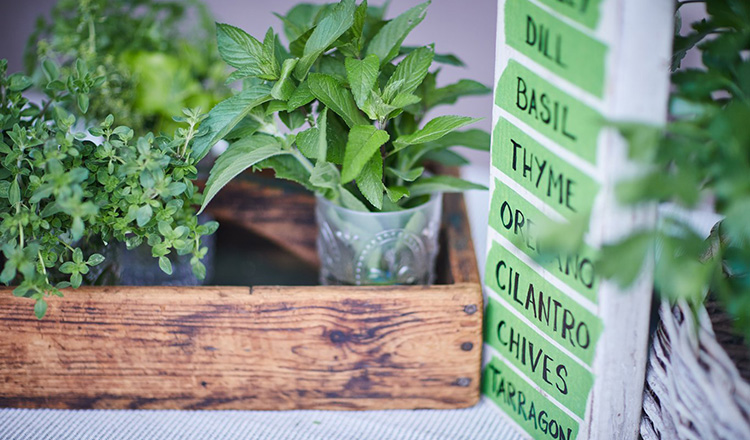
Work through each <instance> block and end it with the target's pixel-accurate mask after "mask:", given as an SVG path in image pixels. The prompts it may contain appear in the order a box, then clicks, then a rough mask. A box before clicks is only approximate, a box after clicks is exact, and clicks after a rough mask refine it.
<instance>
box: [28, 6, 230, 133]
mask: <svg viewBox="0 0 750 440" xmlns="http://www.w3.org/2000/svg"><path fill="white" fill-rule="evenodd" d="M25 58H26V60H25V62H26V69H27V71H28V72H29V73H30V74H31V73H33V74H34V75H33V76H34V78H35V79H36V80H39V81H41V84H40V85H41V86H43V85H44V84H45V83H44V81H45V78H44V76H43V75H42V72H41V70H40V66H41V61H42V60H45V59H51V60H54V61H56V62H57V63H58V64H59V65H60V66H61V69H62V71H63V72H72V71H73V70H74V69H75V64H76V62H77V61H78V60H81V61H83V62H84V63H85V64H86V65H87V66H90V67H91V68H95V70H96V73H97V75H98V76H99V77H101V78H102V79H101V84H99V85H98V86H97V87H96V88H94V89H92V90H89V93H88V94H86V95H81V96H82V97H81V100H80V101H78V103H77V105H71V106H69V108H68V110H69V111H71V112H74V113H76V114H78V115H79V116H82V115H84V114H85V115H86V117H88V118H92V119H93V120H103V119H104V118H106V117H107V115H109V114H113V115H116V116H117V120H118V121H119V123H122V124H124V125H127V126H128V127H130V128H132V129H133V130H134V132H135V133H136V135H138V136H141V135H145V134H146V133H148V132H154V133H160V132H165V133H168V134H172V133H174V131H175V129H176V128H177V126H178V124H177V123H175V121H173V120H172V116H173V115H176V114H180V111H181V110H182V109H183V108H203V109H210V108H211V107H212V106H213V105H214V104H216V103H217V102H219V101H220V100H221V99H223V98H225V97H226V96H228V94H229V89H228V88H227V87H226V86H224V81H225V79H226V69H225V68H224V67H223V66H222V65H221V60H220V59H219V55H218V52H217V50H216V42H215V39H214V36H213V19H212V17H211V15H210V13H209V12H208V10H207V8H206V6H205V5H204V4H203V3H202V2H200V1H197V0H189V1H180V2H175V1H156V0H60V1H58V2H57V4H56V5H55V6H54V8H53V9H52V12H51V20H50V21H49V22H47V21H46V19H45V18H44V17H40V18H39V20H38V24H37V29H36V31H35V32H34V33H33V34H32V35H31V37H30V38H29V43H28V45H27V48H26V57H25Z"/></svg>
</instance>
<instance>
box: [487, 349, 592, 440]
mask: <svg viewBox="0 0 750 440" xmlns="http://www.w3.org/2000/svg"><path fill="white" fill-rule="evenodd" d="M482 392H484V394H486V395H487V396H488V397H489V398H490V399H491V400H492V401H493V402H495V403H496V404H497V405H498V406H499V407H500V408H501V409H502V410H503V411H505V413H506V414H508V415H509V416H510V417H511V418H512V419H513V420H514V421H515V422H516V423H518V425H520V426H521V427H522V428H523V429H524V430H525V431H526V432H528V433H529V435H531V436H532V437H533V438H535V439H559V440H574V439H575V438H576V437H577V436H578V428H579V426H578V422H576V421H575V420H574V419H573V418H572V417H570V416H569V415H568V414H566V413H565V412H564V411H563V410H561V409H560V408H558V407H557V406H555V404H553V403H552V402H550V401H549V400H548V399H547V398H546V397H544V396H543V395H542V393H540V392H539V391H537V390H536V389H534V388H533V387H532V386H531V385H529V384H528V383H527V382H526V381H525V380H523V379H521V377H520V376H518V375H517V374H516V373H515V372H513V370H511V369H510V368H509V367H507V366H506V365H505V364H504V363H502V361H500V360H499V359H497V358H494V357H493V358H492V361H491V362H490V363H489V364H487V367H485V369H484V376H483V379H482Z"/></svg>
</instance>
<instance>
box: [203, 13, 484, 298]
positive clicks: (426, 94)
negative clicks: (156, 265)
mask: <svg viewBox="0 0 750 440" xmlns="http://www.w3.org/2000/svg"><path fill="white" fill-rule="evenodd" d="M428 5H429V2H426V3H423V4H420V5H418V6H416V7H414V8H412V9H409V10H408V11H406V12H404V13H403V14H402V15H400V16H398V17H396V18H395V19H392V20H385V19H384V18H383V15H384V12H385V11H384V8H378V7H371V6H368V4H367V2H366V1H363V2H362V3H360V4H359V5H357V4H356V3H355V2H354V0H343V1H341V2H339V3H335V4H327V5H312V4H300V5H297V6H295V7H294V8H292V9H291V10H290V11H289V12H288V13H287V14H286V15H285V16H279V18H281V20H282V22H283V23H284V34H285V35H286V37H287V38H288V40H289V41H290V43H289V45H288V46H284V45H282V44H281V42H280V39H279V35H277V33H275V32H274V30H273V29H269V30H268V31H267V32H266V34H265V36H264V37H263V38H262V39H256V38H254V37H252V36H251V35H249V34H248V33H246V32H244V31H243V30H241V29H238V28H236V27H233V26H230V25H227V24H217V36H218V46H219V53H220V55H221V57H222V58H223V59H224V61H226V63H227V64H229V65H230V66H232V67H234V68H235V69H236V70H235V71H234V72H233V73H232V74H231V76H230V79H232V80H242V82H243V83H242V84H243V87H242V91H240V92H239V93H237V94H236V95H234V96H232V97H230V98H228V99H226V100H224V101H222V102H220V103H219V104H218V105H216V106H215V107H214V108H213V109H212V110H211V112H210V113H209V114H208V118H207V119H206V120H205V121H204V122H203V123H202V126H201V128H202V129H204V130H205V134H203V135H202V136H200V137H197V138H196V141H195V144H194V147H193V148H194V154H195V158H196V159H200V158H201V157H203V156H205V155H206V153H207V152H208V150H209V148H210V147H211V146H212V145H213V144H214V143H216V142H217V141H218V140H220V139H226V140H228V141H230V142H231V144H230V146H229V148H228V149H227V150H226V152H224V153H223V154H222V155H221V156H219V158H218V159H217V160H216V163H215V164H214V166H213V169H212V170H211V173H210V175H209V178H208V181H207V184H206V190H205V191H206V198H205V200H204V202H203V207H202V209H203V208H205V207H206V205H207V204H208V203H209V202H210V201H211V199H212V198H213V197H214V196H215V195H216V193H217V192H218V191H219V190H220V189H221V188H222V187H223V186H224V185H225V184H227V182H229V181H230V180H231V179H233V178H234V177H235V176H237V175H238V174H239V173H241V172H242V171H244V170H245V169H247V168H251V167H252V168H253V169H267V168H268V169H273V170H274V171H275V173H276V177H279V178H284V179H291V180H293V181H296V182H298V183H300V184H301V185H303V186H304V187H306V188H307V189H309V190H311V191H314V192H315V194H316V195H317V200H318V203H317V209H316V215H317V220H318V226H319V236H318V251H319V253H320V259H321V263H322V267H321V281H322V282H323V283H330V284H355V285H359V284H393V283H400V284H417V283H429V282H431V281H432V278H433V267H434V259H435V256H436V254H437V239H438V230H439V225H440V214H441V194H442V193H443V192H455V191H464V190H468V189H475V188H483V187H482V186H480V185H476V184H473V183H470V182H467V181H464V180H461V179H458V178H456V177H452V176H447V175H434V174H430V173H429V172H428V171H427V163H428V162H429V161H437V162H443V163H448V164H452V165H455V164H461V163H465V159H463V158H462V157H461V156H460V155H458V154H457V153H455V152H453V151H451V150H450V147H453V146H465V147H469V148H475V149H481V150H487V149H489V140H490V137H489V134H488V133H485V132H483V131H481V130H477V129H473V130H465V131H458V130H459V129H461V128H463V127H465V126H467V125H469V124H471V123H473V122H475V119H472V118H469V117H462V116H439V117H436V118H433V119H431V120H429V121H427V122H425V121H424V120H425V115H426V114H427V113H428V111H430V110H431V109H433V108H435V107H437V106H440V105H443V104H452V103H454V102H455V101H456V99H457V98H459V97H461V96H464V95H472V94H484V93H488V92H489V89H488V88H487V87H485V86H483V85H481V84H479V83H477V82H475V81H470V80H461V81H459V82H457V83H455V84H451V85H448V86H445V87H437V86H436V77H437V73H438V71H439V69H434V70H432V71H430V68H431V66H432V64H433V62H441V63H448V64H459V65H460V64H461V63H460V61H459V60H458V59H457V58H456V57H455V56H452V55H437V54H435V52H434V49H433V46H424V47H406V46H403V45H402V43H403V41H404V39H405V38H406V37H407V35H408V34H409V32H410V31H411V30H412V29H414V27H415V26H417V25H418V24H419V23H420V22H421V21H422V20H423V18H424V16H425V13H426V9H427V7H428ZM277 120H279V121H281V123H283V125H284V126H285V127H286V128H285V129H282V128H280V127H279V125H278V124H277V123H276V121H277Z"/></svg>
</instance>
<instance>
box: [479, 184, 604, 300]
mask: <svg viewBox="0 0 750 440" xmlns="http://www.w3.org/2000/svg"><path fill="white" fill-rule="evenodd" d="M550 224H551V220H550V219H549V218H548V217H547V216H545V215H544V214H543V213H542V212H541V211H540V210H539V209H537V208H536V207H534V206H533V205H532V204H531V203H529V202H528V201H527V200H524V199H523V198H522V197H521V196H519V195H518V194H517V193H516V192H515V191H513V190H512V189H510V188H508V187H507V186H506V185H504V184H503V183H502V182H500V181H499V180H495V192H494V193H493V194H492V201H491V203H490V226H492V228H493V229H495V230H496V231H497V232H499V233H500V235H502V236H503V237H505V238H507V239H508V241H510V242H511V243H513V244H515V245H516V246H517V247H518V248H519V249H521V250H522V251H523V252H524V253H526V254H527V255H528V256H530V257H531V258H534V259H537V260H538V261H539V264H541V265H542V266H543V267H544V268H545V269H547V270H548V271H549V272H551V273H552V274H553V275H554V276H556V277H557V278H559V279H560V280H561V281H562V282H564V283H565V284H567V285H568V286H570V287H571V288H572V289H573V290H575V291H576V292H578V293H580V294H581V295H583V296H584V297H586V298H588V299H589V300H591V301H592V302H594V303H596V302H597V287H598V285H599V280H598V277H597V276H596V273H595V272H594V261H595V256H596V252H595V251H594V250H593V249H591V248H590V247H589V246H587V245H586V244H585V243H583V244H581V246H580V249H579V251H578V252H575V253H569V254H563V253H555V252H546V251H544V250H543V249H540V247H539V233H540V230H539V229H540V228H542V227H545V226H549V225H550Z"/></svg>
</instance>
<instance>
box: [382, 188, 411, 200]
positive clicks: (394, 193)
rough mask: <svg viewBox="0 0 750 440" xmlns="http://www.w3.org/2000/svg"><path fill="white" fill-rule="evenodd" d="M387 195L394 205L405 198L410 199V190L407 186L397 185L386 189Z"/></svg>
mask: <svg viewBox="0 0 750 440" xmlns="http://www.w3.org/2000/svg"><path fill="white" fill-rule="evenodd" d="M385 193H386V195H388V199H389V200H390V201H391V202H392V203H398V201H399V200H401V199H403V198H404V197H409V190H408V189H407V188H406V187H405V186H401V185H396V186H391V187H386V188H385Z"/></svg>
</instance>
